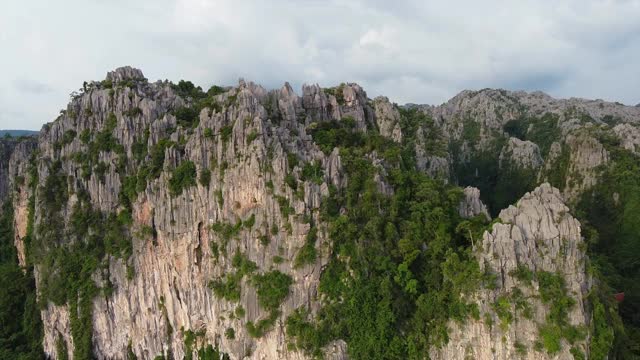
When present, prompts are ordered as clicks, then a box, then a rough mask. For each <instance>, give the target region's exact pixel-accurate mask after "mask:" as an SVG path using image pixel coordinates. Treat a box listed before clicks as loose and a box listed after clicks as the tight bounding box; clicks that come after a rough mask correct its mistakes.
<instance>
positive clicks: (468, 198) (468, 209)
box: [458, 186, 491, 221]
mask: <svg viewBox="0 0 640 360" xmlns="http://www.w3.org/2000/svg"><path fill="white" fill-rule="evenodd" d="M458 213H459V214H460V216H462V217H463V218H466V219H470V218H472V217H475V216H478V215H481V216H483V217H484V218H485V219H486V220H487V221H488V220H491V217H490V216H489V211H488V210H487V207H486V206H485V204H483V203H482V200H480V190H479V189H478V188H474V187H470V186H467V187H466V188H464V190H463V198H462V201H460V206H459V207H458Z"/></svg>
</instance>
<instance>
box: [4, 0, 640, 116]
mask: <svg viewBox="0 0 640 360" xmlns="http://www.w3.org/2000/svg"><path fill="white" fill-rule="evenodd" d="M62 4H64V5H62ZM639 18H640V0H626V1H625V0H620V1H614V0H582V1H580V0H565V1H550V0H549V1H533V0H523V1H518V2H506V1H502V0H487V1H482V2H478V1H470V0H467V1H450V2H447V3H444V2H425V1H419V0H415V1H411V0H410V1H397V2H394V3H393V4H392V3H389V2H388V1H382V0H374V1H364V0H360V1H354V0H351V1H347V0H332V1H318V0H302V1H292V0H272V1H268V2H265V1H258V0H251V1H237V0H236V1H231V0H140V1H135V2H133V1H125V0H112V1H98V0H67V1H58V2H51V1H46V0H33V1H29V2H8V1H7V2H3V4H2V5H0V48H2V49H3V56H1V57H0V69H2V70H0V71H2V72H1V73H0V128H10V127H13V128H15V127H21V128H32V129H34V128H39V127H40V126H41V124H42V123H44V122H47V121H51V120H52V119H53V118H55V116H56V114H57V112H58V109H60V108H62V107H64V106H65V104H66V102H67V100H68V94H69V93H70V92H71V91H73V90H75V89H77V88H78V87H79V86H80V85H81V84H82V82H83V81H84V80H91V79H96V80H99V79H102V78H103V77H104V75H105V74H106V72H107V71H109V70H111V69H113V68H115V67H117V66H121V65H132V66H136V67H139V68H141V69H142V70H143V72H144V73H145V75H146V76H147V77H148V78H149V79H150V80H155V79H165V78H168V79H171V80H178V79H181V78H185V79H189V80H192V81H194V82H195V83H198V84H200V85H202V86H208V85H210V84H212V83H214V82H215V83H219V84H220V83H222V84H233V83H235V82H236V81H237V79H238V78H239V77H244V78H246V79H249V80H253V81H256V82H259V83H262V84H263V85H265V86H266V87H269V88H275V87H280V86H281V85H282V84H283V83H284V82H285V81H289V82H291V83H292V85H293V86H294V87H296V88H298V89H299V86H300V85H302V83H305V82H310V83H315V82H318V83H320V84H321V85H324V86H330V85H334V84H337V83H340V82H343V81H356V82H359V83H360V84H361V85H362V86H363V87H364V88H365V89H366V90H367V91H368V93H369V95H370V96H376V95H386V96H388V97H389V98H390V99H391V100H392V101H396V102H399V103H404V102H418V103H434V104H439V103H442V102H443V101H446V100H447V99H448V98H450V97H451V96H454V95H455V94H456V93H457V92H459V91H461V90H463V89H466V88H474V89H478V88H484V87H504V88H510V89H525V90H538V89H539V90H543V91H547V92H549V93H551V94H552V95H554V96H559V97H569V96H579V97H591V98H604V99H609V100H617V101H622V102H625V103H628V104H634V103H637V102H638V101H640V81H638V79H640V68H639V67H638V66H637V65H636V63H637V61H636V59H637V58H638V56H640V22H639V21H637V19H639ZM44 89H47V90H49V91H39V90H44Z"/></svg>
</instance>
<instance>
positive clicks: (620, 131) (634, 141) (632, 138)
mask: <svg viewBox="0 0 640 360" xmlns="http://www.w3.org/2000/svg"><path fill="white" fill-rule="evenodd" d="M613 132H614V133H615V134H616V136H618V138H619V139H620V141H621V143H622V147H623V148H625V149H627V150H629V151H631V152H633V153H636V154H638V153H640V128H639V127H638V126H633V125H631V124H618V125H616V126H614V128H613Z"/></svg>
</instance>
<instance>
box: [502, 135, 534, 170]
mask: <svg viewBox="0 0 640 360" xmlns="http://www.w3.org/2000/svg"><path fill="white" fill-rule="evenodd" d="M507 163H509V164H511V165H515V166H518V167H520V168H523V169H538V168H539V167H540V166H541V165H542V164H543V161H542V156H540V148H538V145H536V144H534V143H532V142H531V141H522V140H520V139H518V138H514V137H512V138H509V141H508V142H507V144H506V145H505V146H504V147H503V148H502V151H501V152H500V158H499V164H500V168H503V167H505V166H507Z"/></svg>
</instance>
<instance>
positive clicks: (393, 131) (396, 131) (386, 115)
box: [373, 96, 402, 142]
mask: <svg viewBox="0 0 640 360" xmlns="http://www.w3.org/2000/svg"><path fill="white" fill-rule="evenodd" d="M373 109H374V111H375V115H376V116H375V117H376V122H377V125H378V129H379V131H380V134H381V135H382V136H385V137H388V138H390V139H392V140H393V141H395V142H401V141H402V130H401V129H400V113H399V112H398V109H396V108H395V107H394V105H393V104H391V102H389V99H388V98H387V97H384V96H378V97H376V98H375V99H373Z"/></svg>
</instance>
